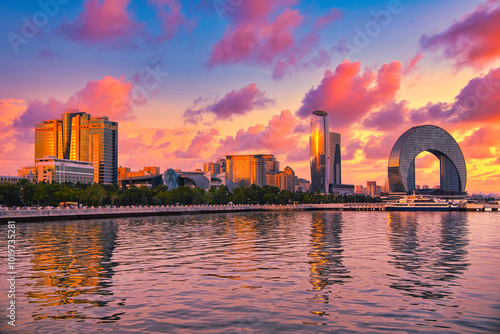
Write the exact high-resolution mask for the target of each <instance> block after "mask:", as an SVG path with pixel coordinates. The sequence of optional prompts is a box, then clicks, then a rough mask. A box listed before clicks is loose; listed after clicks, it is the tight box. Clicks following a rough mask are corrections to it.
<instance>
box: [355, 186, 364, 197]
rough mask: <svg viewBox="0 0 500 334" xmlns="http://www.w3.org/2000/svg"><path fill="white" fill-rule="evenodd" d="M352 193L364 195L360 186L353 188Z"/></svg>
mask: <svg viewBox="0 0 500 334" xmlns="http://www.w3.org/2000/svg"><path fill="white" fill-rule="evenodd" d="M354 193H355V194H360V195H363V194H364V191H363V186H362V185H357V186H354Z"/></svg>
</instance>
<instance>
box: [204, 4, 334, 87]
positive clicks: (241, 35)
mask: <svg viewBox="0 0 500 334" xmlns="http://www.w3.org/2000/svg"><path fill="white" fill-rule="evenodd" d="M295 4H296V1H278V0H269V1H243V2H242V3H241V4H239V5H238V6H235V7H234V10H233V11H232V12H230V14H231V15H230V25H229V26H228V27H227V29H226V31H225V33H224V36H223V37H222V39H221V40H219V41H218V42H217V43H216V44H215V46H214V47H213V49H212V53H211V55H210V58H209V60H208V67H209V68H213V67H215V66H216V65H221V64H236V63H243V64H256V65H260V66H264V67H271V68H273V78H274V79H282V78H283V77H284V76H285V75H287V74H289V73H290V72H292V71H293V70H295V69H297V68H298V67H310V66H314V65H318V64H320V65H323V64H324V63H325V61H326V60H327V59H328V57H327V54H325V53H324V52H323V53H321V52H320V53H319V54H318V55H316V56H312V59H309V60H306V56H308V55H312V50H313V49H314V48H315V47H316V46H317V44H318V41H319V31H320V30H322V29H324V28H325V27H326V25H327V24H328V23H330V22H332V21H333V20H335V19H337V18H339V17H340V13H339V12H338V11H336V10H332V11H330V12H329V13H328V14H326V15H325V16H323V17H320V18H319V19H318V20H317V21H316V22H315V23H314V24H313V27H312V29H311V31H310V32H309V34H306V35H305V36H303V37H302V38H300V39H297V37H296V36H295V34H296V30H297V29H298V28H299V27H301V26H302V23H303V20H304V17H303V16H302V15H301V14H300V12H299V11H298V10H297V9H291V8H286V9H284V10H283V11H281V12H280V11H279V10H280V9H281V8H282V7H283V6H292V5H295ZM276 13H279V14H278V15H277V16H275V15H276ZM274 16H275V18H274V19H271V17H274Z"/></svg>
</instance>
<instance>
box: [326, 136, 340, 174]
mask: <svg viewBox="0 0 500 334" xmlns="http://www.w3.org/2000/svg"><path fill="white" fill-rule="evenodd" d="M341 147H342V145H341V136H340V133H336V132H330V166H329V167H330V183H331V184H342V170H341V165H342V163H341V152H340V148H341Z"/></svg>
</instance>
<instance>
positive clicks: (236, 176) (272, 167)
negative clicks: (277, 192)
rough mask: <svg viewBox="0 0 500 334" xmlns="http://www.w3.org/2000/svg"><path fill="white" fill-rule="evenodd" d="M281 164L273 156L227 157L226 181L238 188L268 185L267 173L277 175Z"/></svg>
mask: <svg viewBox="0 0 500 334" xmlns="http://www.w3.org/2000/svg"><path fill="white" fill-rule="evenodd" d="M276 167H278V169H279V162H278V161H276V158H275V157H274V156H273V155H272V154H256V155H226V180H229V181H232V182H234V183H235V184H236V186H237V187H250V186H251V185H252V184H256V185H258V186H261V187H262V186H264V185H266V184H267V173H276V171H277V170H276Z"/></svg>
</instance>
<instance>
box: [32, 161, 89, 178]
mask: <svg viewBox="0 0 500 334" xmlns="http://www.w3.org/2000/svg"><path fill="white" fill-rule="evenodd" d="M35 178H36V181H37V182H48V183H52V182H56V183H66V182H70V183H77V182H80V183H93V182H94V166H93V165H92V163H91V162H86V161H75V160H68V159H57V158H55V157H45V158H39V159H36V160H35Z"/></svg>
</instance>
